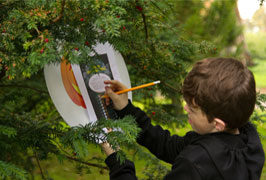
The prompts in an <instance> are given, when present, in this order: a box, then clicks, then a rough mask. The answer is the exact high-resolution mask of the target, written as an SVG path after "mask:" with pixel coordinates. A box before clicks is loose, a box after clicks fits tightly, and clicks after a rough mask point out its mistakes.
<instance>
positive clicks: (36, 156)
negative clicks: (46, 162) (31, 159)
mask: <svg viewBox="0 0 266 180" xmlns="http://www.w3.org/2000/svg"><path fill="white" fill-rule="evenodd" d="M34 156H35V158H36V161H37V164H38V167H39V169H40V172H41V175H42V179H44V180H46V178H45V176H44V174H43V171H42V167H41V164H40V161H39V158H38V155H37V153H36V151H35V150H34Z"/></svg>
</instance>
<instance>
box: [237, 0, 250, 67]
mask: <svg viewBox="0 0 266 180" xmlns="http://www.w3.org/2000/svg"><path fill="white" fill-rule="evenodd" d="M235 12H236V17H237V21H238V24H239V25H243V23H242V19H241V17H240V14H239V10H238V6H237V0H236V7H235ZM236 43H237V44H238V45H241V44H242V48H243V51H242V54H241V61H242V62H243V63H244V64H245V65H247V66H253V65H254V62H253V60H252V58H251V55H250V53H249V50H248V46H247V43H246V41H245V36H244V34H243V32H242V33H241V34H240V35H239V37H238V38H237V42H236Z"/></svg>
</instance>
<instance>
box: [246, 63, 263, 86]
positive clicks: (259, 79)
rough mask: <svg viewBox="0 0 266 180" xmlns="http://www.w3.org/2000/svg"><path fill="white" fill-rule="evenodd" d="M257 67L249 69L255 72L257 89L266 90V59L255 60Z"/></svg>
mask: <svg viewBox="0 0 266 180" xmlns="http://www.w3.org/2000/svg"><path fill="white" fill-rule="evenodd" d="M254 62H255V66H253V67H250V68H249V69H250V70H251V71H252V72H253V74H254V77H255V81H256V86H257V88H266V72H265V71H266V59H265V60H263V59H257V58H255V59H254Z"/></svg>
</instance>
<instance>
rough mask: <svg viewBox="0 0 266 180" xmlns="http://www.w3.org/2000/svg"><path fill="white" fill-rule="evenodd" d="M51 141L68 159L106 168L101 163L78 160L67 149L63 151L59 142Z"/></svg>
mask: <svg viewBox="0 0 266 180" xmlns="http://www.w3.org/2000/svg"><path fill="white" fill-rule="evenodd" d="M53 142H54V143H55V144H56V145H57V147H58V148H59V150H61V151H62V152H63V153H64V156H65V157H67V158H68V159H69V160H72V161H77V162H80V163H82V164H86V165H87V166H93V167H97V168H100V169H106V170H108V167H106V166H102V165H100V164H94V163H89V162H85V161H82V160H80V159H78V158H75V157H72V156H71V155H70V153H68V152H67V151H65V150H64V149H63V148H62V147H61V146H60V144H58V143H57V142H56V141H53Z"/></svg>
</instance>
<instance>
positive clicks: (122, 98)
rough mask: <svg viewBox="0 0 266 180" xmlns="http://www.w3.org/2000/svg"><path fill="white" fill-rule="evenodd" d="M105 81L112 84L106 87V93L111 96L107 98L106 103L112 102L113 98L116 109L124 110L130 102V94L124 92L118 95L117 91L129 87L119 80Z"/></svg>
mask: <svg viewBox="0 0 266 180" xmlns="http://www.w3.org/2000/svg"><path fill="white" fill-rule="evenodd" d="M104 83H105V84H106V85H110V86H106V87H105V94H106V95H108V96H109V97H107V98H106V99H105V102H106V105H109V104H110V98H111V99H112V101H113V104H114V109H116V110H122V109H123V108H124V107H126V106H127V104H128V94H127V93H123V94H119V95H117V94H116V93H115V92H116V91H121V90H124V89H127V87H126V86H125V85H124V84H122V83H121V82H119V81H117V80H110V81H109V80H107V81H104Z"/></svg>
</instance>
